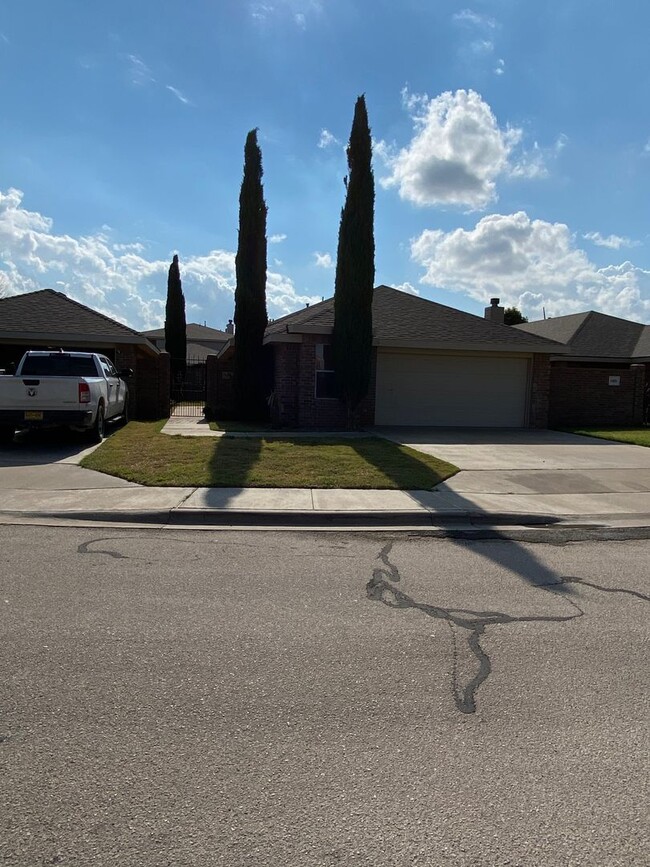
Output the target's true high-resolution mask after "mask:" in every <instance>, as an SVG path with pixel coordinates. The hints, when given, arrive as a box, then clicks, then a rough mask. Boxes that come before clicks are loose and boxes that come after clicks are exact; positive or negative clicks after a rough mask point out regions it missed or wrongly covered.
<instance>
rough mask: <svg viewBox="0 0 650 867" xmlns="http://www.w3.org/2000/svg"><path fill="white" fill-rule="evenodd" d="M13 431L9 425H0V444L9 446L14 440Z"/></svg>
mask: <svg viewBox="0 0 650 867" xmlns="http://www.w3.org/2000/svg"><path fill="white" fill-rule="evenodd" d="M14 433H15V431H14V429H13V427H12V426H11V425H6V424H3V425H0V446H10V445H11V444H12V442H13V441H14Z"/></svg>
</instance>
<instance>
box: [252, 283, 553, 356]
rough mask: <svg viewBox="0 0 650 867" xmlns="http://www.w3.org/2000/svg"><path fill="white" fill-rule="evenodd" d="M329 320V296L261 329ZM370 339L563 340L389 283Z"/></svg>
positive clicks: (548, 346) (542, 345)
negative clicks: (406, 290) (430, 299)
mask: <svg viewBox="0 0 650 867" xmlns="http://www.w3.org/2000/svg"><path fill="white" fill-rule="evenodd" d="M333 325H334V299H333V298H330V299H328V300H327V301H321V302H320V303H319V304H314V305H313V306H312V307H307V308H304V309H303V310H298V311H297V312H296V313H290V314H289V315H288V316H283V317H282V319H277V320H276V321H275V322H273V323H272V324H271V325H269V326H268V328H267V330H266V334H267V336H270V335H273V334H281V333H283V332H286V331H287V330H289V331H293V332H296V331H297V332H299V331H300V330H301V328H303V327H304V328H305V330H306V331H310V330H312V329H314V328H327V329H330V328H332V327H333ZM372 331H373V339H374V341H375V342H376V343H378V344H379V345H382V344H385V345H392V346H399V345H400V344H402V343H403V345H404V346H415V345H418V344H422V345H430V344H432V343H434V344H435V345H436V346H440V347H442V348H444V347H445V346H449V347H450V348H452V347H453V346H459V345H464V346H467V345H473V346H476V348H477V349H486V350H488V349H499V348H504V349H505V348H506V347H507V349H508V350H509V351H513V350H516V348H517V346H521V347H522V349H523V347H524V346H525V347H530V346H531V345H532V346H534V347H539V351H540V352H558V353H559V352H562V351H563V350H564V347H563V346H560V345H558V344H557V343H555V342H552V341H550V340H548V339H547V338H545V337H541V336H539V337H538V336H537V335H531V334H524V333H522V332H519V331H516V330H514V329H513V328H511V327H510V326H508V325H498V324H496V323H494V322H490V321H488V320H487V319H484V318H483V317H481V316H474V315H473V314H472V313H465V312H463V311H462V310H456V309H455V308H454V307H446V306H445V305H443V304H437V303H436V302H435V301H428V300H427V299H425V298H419V297H418V296H417V295H411V294H410V293H408V292H402V291H400V290H398V289H393V288H391V287H390V286H377V287H376V288H375V291H374V297H373V304H372Z"/></svg>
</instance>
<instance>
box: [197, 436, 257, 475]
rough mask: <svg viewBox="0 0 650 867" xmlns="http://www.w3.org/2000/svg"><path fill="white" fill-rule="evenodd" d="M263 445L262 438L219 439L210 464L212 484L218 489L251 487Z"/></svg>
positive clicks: (226, 437) (224, 437)
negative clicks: (252, 472)
mask: <svg viewBox="0 0 650 867" xmlns="http://www.w3.org/2000/svg"><path fill="white" fill-rule="evenodd" d="M262 444H263V438H262V437H237V438H235V437H228V436H222V437H218V438H217V440H216V441H215V445H214V449H213V451H212V456H211V457H210V461H209V464H208V466H209V470H210V476H211V484H212V485H213V486H214V487H218V488H245V487H247V486H249V485H250V475H251V471H252V469H253V467H254V466H255V465H256V464H257V462H258V461H259V458H260V454H261V452H262Z"/></svg>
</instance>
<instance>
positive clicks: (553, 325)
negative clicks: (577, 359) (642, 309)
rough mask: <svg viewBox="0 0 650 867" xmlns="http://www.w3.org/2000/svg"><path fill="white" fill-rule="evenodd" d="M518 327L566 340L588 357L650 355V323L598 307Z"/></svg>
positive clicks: (572, 352) (635, 356)
mask: <svg viewBox="0 0 650 867" xmlns="http://www.w3.org/2000/svg"><path fill="white" fill-rule="evenodd" d="M514 327H515V328H516V329H518V330H520V331H525V332H526V333H528V334H535V335H537V336H539V337H549V338H551V339H552V340H562V341H563V342H565V343H567V344H568V346H569V347H570V349H571V354H572V355H576V356H581V357H585V358H642V357H647V356H649V355H650V325H642V324H641V323H640V322H631V321H630V320H629V319H620V318H619V317H617V316H608V315H607V314H606V313H597V312H596V311H594V310H590V311H587V312H586V313H573V314H571V315H569V316H557V317H553V318H552V319H542V320H540V321H538V322H522V323H521V325H515V326H514Z"/></svg>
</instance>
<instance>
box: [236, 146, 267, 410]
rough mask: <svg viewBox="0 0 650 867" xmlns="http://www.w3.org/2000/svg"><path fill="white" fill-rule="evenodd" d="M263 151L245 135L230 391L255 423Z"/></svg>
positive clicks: (261, 311)
mask: <svg viewBox="0 0 650 867" xmlns="http://www.w3.org/2000/svg"><path fill="white" fill-rule="evenodd" d="M262 174H263V171H262V152H261V150H260V147H259V145H258V143H257V130H256V129H252V130H251V131H250V132H249V133H248V136H247V137H246V146H245V148H244V179H243V181H242V185H241V192H240V194H239V239H238V244H237V256H236V257H235V272H236V278H237V285H236V288H235V357H234V389H235V401H236V409H237V413H238V415H239V416H240V417H241V418H243V419H249V420H258V419H261V418H263V417H264V415H265V412H266V403H265V400H264V398H265V394H264V352H263V345H262V344H263V339H264V330H265V328H266V326H267V323H268V319H267V314H266V214H267V207H266V202H265V201H264V188H263V187H262Z"/></svg>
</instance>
